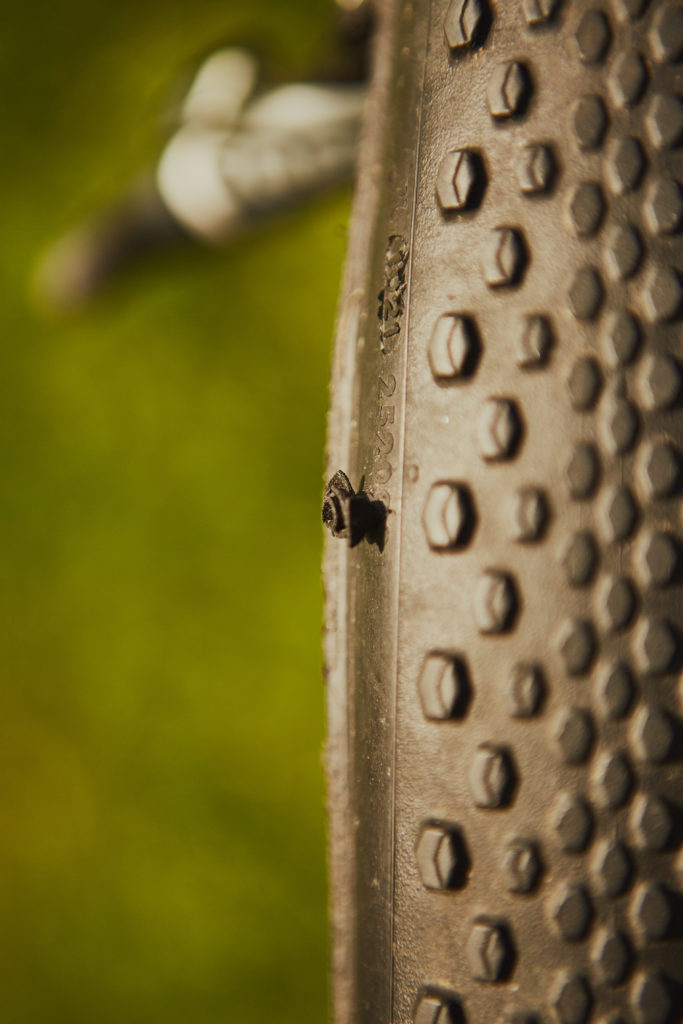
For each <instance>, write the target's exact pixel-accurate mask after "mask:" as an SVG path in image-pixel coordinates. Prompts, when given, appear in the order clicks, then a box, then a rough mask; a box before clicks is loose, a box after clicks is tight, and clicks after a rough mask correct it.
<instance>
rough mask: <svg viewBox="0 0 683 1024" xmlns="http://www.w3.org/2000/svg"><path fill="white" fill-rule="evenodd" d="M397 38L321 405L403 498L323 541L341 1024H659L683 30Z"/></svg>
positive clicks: (681, 430) (471, 8)
mask: <svg viewBox="0 0 683 1024" xmlns="http://www.w3.org/2000/svg"><path fill="white" fill-rule="evenodd" d="M383 17H384V22H383V35H382V41H381V44H380V53H379V57H378V71H377V81H376V86H375V89H374V93H373V99H372V105H371V110H370V113H369V118H368V128H367V130H366V139H365V145H364V155H363V162H362V171H361V186H360V193H359V197H358V200H357V208H356V215H355V221H354V228H353V233H352V238H351V249H350V256H349V263H348V270H347V279H346V285H345V293H344V299H343V302H342V307H341V315H340V323H339V330H338V340H337V347H336V355H335V366H334V373H333V401H332V410H331V413H330V437H329V466H328V468H329V475H332V473H333V472H335V471H336V470H337V469H343V470H345V471H346V472H347V473H348V475H349V477H350V479H351V481H352V483H353V485H354V486H355V487H358V486H359V483H360V481H361V479H362V478H363V477H364V478H365V487H366V489H367V490H368V491H369V492H370V493H371V495H373V496H374V497H375V498H380V499H381V500H383V501H384V502H385V503H386V504H387V506H388V507H389V509H390V513H389V516H388V524H387V534H386V538H385V543H384V545H383V546H381V545H378V544H377V543H373V544H371V543H368V542H367V541H366V542H363V543H361V544H359V545H358V546H356V547H354V548H350V547H349V546H348V545H346V544H345V543H344V542H342V541H339V540H336V541H335V540H331V539H330V540H329V541H328V545H327V552H326V587H327V623H326V626H327V640H326V644H327V648H326V653H327V678H328V690H329V715H330V719H329V720H330V725H329V743H328V768H329V800H330V831H331V875H332V904H333V911H332V913H333V935H334V940H333V941H334V971H335V982H334V984H335V997H334V998H335V1017H336V1020H337V1022H338V1024H349V1022H351V1021H353V1022H359V1024H360V1022H362V1024H381V1022H387V1024H388V1022H390V1021H391V1022H394V1024H407V1022H409V1021H414V1022H416V1024H437V1022H438V1024H451V1022H453V1024H464V1022H468V1024H489V1022H501V1024H502V1022H505V1021H508V1020H514V1021H516V1020H518V1019H519V1020H520V1021H521V1020H523V1021H525V1022H526V1021H528V1020H532V1019H533V1020H538V1021H543V1022H548V1024H550V1022H551V1021H555V1022H556V1024H585V1022H587V1021H589V1020H595V1021H604V1022H608V1021H609V1022H612V1021H616V1020H623V1021H624V1022H633V1024H673V1022H674V1021H676V1020H680V1019H681V1015H682V1006H683V942H682V938H683V916H682V914H681V904H682V898H681V893H680V889H681V877H682V876H683V859H682V857H681V853H680V844H681V836H682V816H683V771H682V767H681V765H682V759H683V743H682V732H681V717H680V716H681V702H682V701H683V690H682V689H681V684H680V682H679V674H680V671H681V665H682V658H681V633H682V632H683V601H682V596H683V591H682V585H683V576H682V573H681V561H680V554H681V551H680V545H681V505H680V495H681V481H682V472H681V470H682V464H681V459H682V458H683V421H682V416H681V382H682V379H683V378H682V375H681V374H682V371H681V364H680V362H679V360H680V358H681V337H682V333H681V332H682V330H683V319H682V311H683V288H682V285H681V280H682V279H681V274H683V246H682V242H681V238H682V235H681V234H680V231H681V227H682V226H683V192H682V190H681V182H683V149H681V143H682V142H683V101H682V100H681V98H680V97H679V95H678V94H679V93H680V94H681V95H683V78H682V75H681V64H680V63H679V62H680V60H681V56H682V55H683V9H682V8H681V7H679V6H678V5H676V4H671V3H663V2H656V0H651V2H650V3H648V2H647V0H612V2H611V3H608V0H602V2H597V0H596V2H595V3H593V2H589V0H573V2H572V0H564V2H557V3H556V2H553V0H499V2H497V3H493V2H491V3H489V4H485V3H483V2H482V0H456V2H454V3H449V2H448V0H433V2H427V0H420V2H418V3H407V2H398V0H396V2H391V0H389V2H387V3H386V4H385V5H384V6H383ZM378 295H380V315H379V318H378V312H377V310H378V298H377V297H378Z"/></svg>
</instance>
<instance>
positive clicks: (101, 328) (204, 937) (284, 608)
mask: <svg viewBox="0 0 683 1024" xmlns="http://www.w3.org/2000/svg"><path fill="white" fill-rule="evenodd" d="M330 8H331V2H330V3H328V2H327V0H288V2H287V3H286V4H284V3H283V2H282V0H249V2H245V0H234V2H233V3H230V0H193V2H192V3H187V2H186V0H183V2H181V0H164V2H163V3H162V2H159V0H147V2H142V3H141V2H140V0H116V2H114V0H106V2H100V3H95V4H93V3H91V2H86V0H62V2H61V3H60V4H58V5H55V4H53V3H46V2H42V0H28V2H27V3H24V4H18V5H14V6H13V7H12V8H11V9H9V8H8V9H7V11H6V17H5V23H4V30H3V33H2V38H1V39H0V49H1V50H2V58H1V59H0V79H1V86H2V87H1V88H0V97H1V98H0V104H1V105H2V118H1V123H2V132H3V153H4V159H3V161H2V164H1V165H0V177H1V180H2V194H3V198H4V202H3V214H2V228H1V239H2V241H1V242H0V254H1V256H0V258H1V260H2V264H1V270H2V276H3V280H4V288H3V293H4V302H3V304H2V306H3V312H2V318H3V325H2V343H1V345H0V359H1V360H2V367H1V369H0V389H1V391H2V394H1V396H0V415H1V417H2V426H1V429H0V447H1V452H0V517H1V529H0V546H1V551H0V579H1V584H0V602H1V606H0V616H1V619H2V623H3V626H2V629H0V645H1V647H0V762H1V763H0V944H1V949H0V1019H2V1020H3V1021H8V1022H11V1024H23V1022H29V1021H30V1022H31V1024H36V1022H40V1024H53V1022H62V1021H64V1022H69V1024H80V1022H83V1024H85V1022H87V1024H92V1022H94V1021H97V1022H98V1024H108V1022H116V1024H120V1022H121V1021H122V1020H125V1021H126V1022H127V1024H134V1022H138V1021H139V1022H145V1024H154V1022H157V1021H158V1022H162V1021H163V1022H164V1024H213V1022H225V1021H229V1020H230V1021H232V1020H237V1021H240V1022H241V1024H246V1022H250V1021H259V1022H262V1021H273V1020H277V1021H278V1022H279V1024H286V1022H290V1021H291V1022H295V1021H296V1022H297V1024H304V1022H307V1021H315V1022H316V1024H318V1022H320V1021H321V1020H323V1019H324V1018H325V1015H326V1009H327V995H326V984H327V979H326V969H327V967H326V965H327V934H326V916H325V915H326V910H325V899H326V896H325V854H324V807H323V777H322V769H321V763H320V756H321V745H322V737H323V687H322V682H321V655H320V622H321V590H320V582H319V561H320V551H319V548H320V540H321V530H320V525H319V503H320V493H321V483H322V481H321V472H322V452H323V445H324V418H325V408H326V402H327V374H328V364H329V352H330V344H331V337H332V330H333V320H334V312H335V306H336V299H337V290H338V285H339V280H340V272H341V264H342V260H343V253H344V247H345V235H346V224H347V220H348V194H347V193H346V192H343V193H337V194H335V195H333V196H330V197H327V198H325V199H323V200H319V201H316V202H315V203H313V204H312V205H310V206H309V207H307V208H306V209H304V210H301V211H298V212H293V213H290V214H288V215H287V216H286V217H285V218H284V219H283V220H281V221H279V222H278V223H274V224H271V225H268V226H266V227H264V228H262V229H261V230H259V231H258V232H257V233H256V234H254V235H253V236H251V237H249V238H247V239H246V240H245V241H244V242H242V243H240V244H239V245H238V246H235V247H233V248H231V249H229V250H227V251H224V252H222V253H219V254H216V253H211V252H206V251H200V250H195V249H192V248H187V249H177V250H171V251H168V252H166V253H164V254H162V255H161V256H158V257H156V258H155V259H153V260H152V261H150V262H149V263H147V264H146V265H144V266H143V267H141V268H138V269H136V270H135V271H133V272H129V273H126V274H124V275H122V276H121V277H119V278H118V279H117V280H116V281H115V282H114V283H113V284H112V285H111V287H109V288H108V290H107V291H106V293H105V294H104V295H102V296H100V297H99V298H98V299H97V300H96V301H95V302H94V303H93V304H92V305H91V306H90V307H88V308H87V309H86V310H84V311H82V312H79V313H77V314H75V315H70V316H68V317H58V316H55V315H50V314H49V313H47V312H45V311H41V310H40V309H39V308H38V306H37V305H36V303H35V302H34V300H32V298H31V294H30V286H29V282H30V277H31V274H32V272H33V270H34V267H35V264H36V262H37V260H38V258H39V256H40V254H41V251H42V250H43V249H44V247H45V246H46V245H47V244H48V243H49V242H51V241H52V240H54V238H55V237H56V236H58V235H59V234H60V233H61V232H62V231H63V230H64V229H65V228H69V227H72V226H73V225H74V224H76V223H78V222H79V221H80V220H82V219H83V218H84V217H87V216H88V215H89V214H91V213H93V212H94V211H97V210H100V209H102V208H103V207H106V206H107V205H108V204H109V203H110V202H111V201H112V200H114V199H115V198H117V197H118V196H119V194H120V193H121V192H122V191H123V190H124V189H125V187H126V185H127V184H128V183H129V182H130V180H131V179H133V178H135V177H136V175H137V174H138V173H139V172H140V171H141V170H143V169H144V168H145V167H148V166H150V164H151V163H152V162H153V160H154V158H155V156H156V155H157V153H158V152H159V150H160V147H161V145H162V143H163V140H164V138H165V135H164V129H163V126H162V125H161V123H160V114H161V113H162V112H163V111H164V110H165V109H167V108H168V104H169V102H170V100H171V99H172V97H173V96H174V95H176V94H177V90H178V88H179V82H180V80H181V79H182V77H183V75H184V74H185V73H186V72H188V71H190V70H191V69H193V68H194V67H195V66H196V64H197V63H198V61H199V60H201V58H202V57H203V56H205V55H206V54H208V53H210V52H211V51H212V50H213V49H214V48H215V47H216V46H218V45H220V44H221V43H223V42H226V41H227V42H230V41H235V40H237V41H239V40H240V39H241V38H242V37H244V36H246V37H247V38H249V39H252V40H253V39H257V40H262V41H263V42H264V44H265V45H267V46H268V45H270V46H271V47H273V48H274V52H276V53H277V56H278V60H279V61H280V62H281V65H282V68H283V69H284V70H286V71H289V73H291V74H292V75H293V76H295V75H296V74H297V73H298V72H299V71H300V70H301V69H303V68H304V67H305V66H306V65H307V64H308V62H309V60H310V59H311V57H312V56H313V55H315V53H316V52H317V50H318V48H319V46H320V42H319V40H320V38H321V34H322V32H323V30H324V29H325V26H326V25H328V24H329V14H330Z"/></svg>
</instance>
